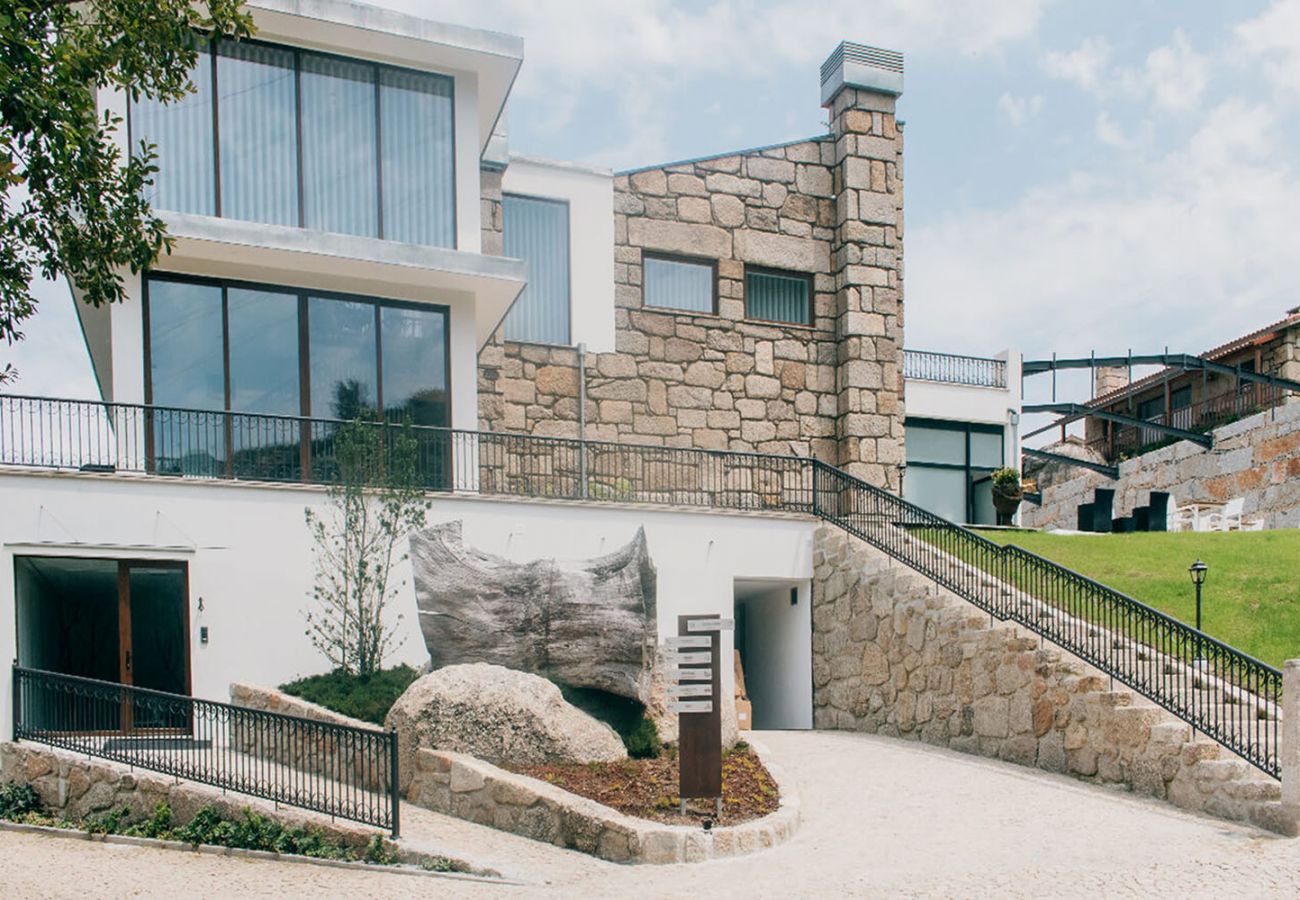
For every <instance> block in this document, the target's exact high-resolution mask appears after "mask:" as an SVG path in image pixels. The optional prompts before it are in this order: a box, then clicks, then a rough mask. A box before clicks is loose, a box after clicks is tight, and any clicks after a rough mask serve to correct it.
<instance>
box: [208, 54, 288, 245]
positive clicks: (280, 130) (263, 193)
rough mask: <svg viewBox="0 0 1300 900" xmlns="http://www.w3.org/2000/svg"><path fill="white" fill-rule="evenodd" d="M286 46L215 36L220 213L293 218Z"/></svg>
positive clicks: (282, 220)
mask: <svg viewBox="0 0 1300 900" xmlns="http://www.w3.org/2000/svg"><path fill="white" fill-rule="evenodd" d="M295 82H296V79H295V74H294V53H293V51H292V50H287V49H284V48H282V47H271V46H268V45H266V44H256V43H248V42H245V41H239V42H234V41H222V42H221V43H220V44H219V45H218V47H217V84H218V95H217V111H218V120H219V122H218V131H219V133H220V141H219V144H220V146H219V154H220V157H221V166H220V176H221V215H223V216H226V217H228V218H232V219H248V220H250V221H253V222H266V223H269V224H272V225H297V224H298V223H299V211H298V129H297V124H296V123H297V86H296V83H295Z"/></svg>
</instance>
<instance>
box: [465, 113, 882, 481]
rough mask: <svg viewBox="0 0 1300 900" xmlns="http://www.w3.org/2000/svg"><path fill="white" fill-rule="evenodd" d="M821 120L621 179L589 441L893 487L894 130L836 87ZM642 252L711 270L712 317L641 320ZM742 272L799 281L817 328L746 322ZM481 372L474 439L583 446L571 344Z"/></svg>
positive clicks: (504, 355) (487, 354)
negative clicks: (762, 461) (765, 141)
mask: <svg viewBox="0 0 1300 900" xmlns="http://www.w3.org/2000/svg"><path fill="white" fill-rule="evenodd" d="M831 115H832V119H831V122H832V128H831V133H830V134H828V135H826V136H824V137H819V138H814V139H809V140H805V141H796V142H793V143H790V144H784V145H781V146H776V147H769V148H764V149H759V150H752V151H746V152H742V153H736V154H731V155H725V156H718V157H713V158H709V159H704V160H697V161H693V162H685V163H680V164H675V165H669V166H664V167H659V168H650V169H643V170H638V171H635V172H631V173H626V174H621V175H618V176H616V177H615V181H614V210H613V215H614V230H615V246H614V247H612V248H609V250H608V252H612V253H613V254H614V258H615V280H616V285H615V304H616V309H615V351H614V352H611V353H591V354H588V356H587V359H586V375H587V383H586V397H587V404H586V409H585V418H586V423H587V424H586V431H585V436H586V437H587V438H589V439H593V440H611V441H623V442H633V443H643V444H654V445H662V446H670V447H696V448H702V449H730V450H741V451H760V452H768V453H795V454H799V455H805V456H806V455H815V456H817V457H818V458H821V459H823V460H825V461H827V462H832V463H836V464H840V465H845V466H847V467H848V468H849V469H850V470H851V471H853V472H854V474H857V475H859V476H861V477H864V478H867V479H868V480H870V481H872V482H873V483H876V484H888V485H891V486H895V485H896V484H897V481H898V466H899V464H901V463H902V462H903V449H902V444H903V383H902V343H903V339H902V327H903V322H902V134H901V130H900V128H899V127H898V125H897V123H896V122H895V118H894V99H893V98H892V97H888V96H885V95H882V94H875V93H871V92H867V91H859V90H855V89H852V88H846V89H844V90H843V91H841V92H840V93H839V94H838V95H837V96H836V97H835V98H834V100H833V103H832V108H831ZM580 252H600V248H582V250H581V251H580ZM646 252H659V253H668V254H678V255H683V256H690V257H695V258H699V259H703V260H714V261H716V262H717V268H718V278H717V295H718V296H717V308H716V310H714V311H712V312H710V313H707V314H704V313H688V312H679V311H673V310H663V309H653V308H647V307H646V306H645V305H644V302H643V296H642V283H643V254H644V253H646ZM747 265H757V266H763V267H768V268H775V269H781V270H786V271H792V272H799V273H805V274H807V275H809V276H810V277H811V279H812V291H813V310H812V322H811V323H810V324H809V325H789V324H780V323H772V322H760V321H754V320H749V319H747V318H746V314H745V299H744V285H745V267H746V266H747ZM479 363H480V373H479V374H480V377H479V415H480V420H481V425H482V427H484V428H487V429H491V430H501V431H516V432H527V433H532V434H539V435H548V436H556V437H577V436H578V427H579V426H578V422H579V412H578V402H579V384H578V381H579V374H578V373H579V369H578V358H577V353H576V351H575V350H574V349H573V348H568V347H549V346H540V345H532V344H520V343H515V342H506V341H502V340H499V339H497V340H494V341H493V342H492V343H491V344H489V345H488V346H487V347H486V348H485V349H484V350H483V351H482V353H481V354H480V358H479Z"/></svg>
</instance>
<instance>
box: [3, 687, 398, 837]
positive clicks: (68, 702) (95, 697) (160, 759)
mask: <svg viewBox="0 0 1300 900" xmlns="http://www.w3.org/2000/svg"><path fill="white" fill-rule="evenodd" d="M13 703H14V710H13V721H14V740H16V741H17V740H25V741H34V742H36V743H41V744H47V745H49V746H51V747H58V748H61V749H64V750H71V751H73V752H75V753H79V754H85V755H87V756H97V757H100V758H101V759H107V760H112V761H113V762H118V763H124V764H126V765H130V766H137V767H139V768H141V769H148V770H150V771H154V772H161V773H163V774H165V775H172V776H175V777H177V778H185V779H188V780H189V781H195V782H199V783H201V784H208V785H212V786H214V787H219V788H221V789H223V790H231V791H236V792H238V793H241V794H248V795H250V796H253V797H261V798H263V799H266V800H273V801H275V802H277V803H284V804H286V805H288V806H297V807H300V808H302V809H308V810H312V811H314V812H319V813H325V814H326V815H330V816H337V817H339V818H342V819H350V820H352V821H356V822H362V823H364V824H367V825H374V826H377V827H380V828H387V829H390V830H391V831H392V833H393V835H394V836H397V834H398V832H399V829H400V818H399V812H400V809H399V794H398V791H399V777H398V756H397V733H396V732H395V731H380V730H378V729H373V730H372V729H367V728H358V727H355V726H351V725H342V724H337V723H334V722H322V721H319V720H316V719H307V718H303V717H301V716H293V715H289V714H287V713H278V712H271V711H268V710H259V709H248V708H246V707H242V706H235V705H233V704H230V703H221V702H219V701H216V700H203V699H199V698H197V697H189V696H185V695H183V694H171V693H167V692H165V691H155V690H150V689H148V688H140V687H134V686H132V685H125V684H117V683H115V682H111V681H100V680H97V679H93V678H82V677H79V676H75V675H64V674H61V673H58V672H47V671H44V670H41V669H31V668H26V667H23V666H20V665H18V664H17V663H15V664H14V667H13Z"/></svg>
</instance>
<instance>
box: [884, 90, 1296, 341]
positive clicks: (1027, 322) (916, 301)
mask: <svg viewBox="0 0 1300 900" xmlns="http://www.w3.org/2000/svg"><path fill="white" fill-rule="evenodd" d="M1278 125H1279V123H1278V120H1277V118H1276V115H1275V113H1274V112H1273V111H1272V110H1270V109H1269V108H1268V107H1267V106H1264V105H1260V104H1253V103H1247V102H1244V101H1241V100H1230V101H1227V102H1224V103H1222V104H1219V105H1218V106H1216V107H1214V108H1212V109H1211V110H1209V111H1208V113H1207V116H1206V118H1205V120H1204V121H1203V122H1202V123H1201V124H1200V127H1199V128H1198V130H1197V131H1196V132H1195V134H1193V135H1192V136H1191V138H1190V139H1189V140H1187V141H1186V142H1185V143H1184V144H1182V146H1180V147H1178V148H1177V149H1176V150H1175V151H1174V152H1165V153H1162V154H1147V155H1145V156H1144V155H1143V154H1141V153H1137V152H1135V153H1133V154H1126V156H1125V158H1124V162H1123V164H1117V165H1114V166H1109V167H1105V168H1098V169H1097V170H1096V171H1092V172H1075V173H1072V174H1070V175H1068V176H1066V177H1064V178H1062V179H1060V180H1058V181H1056V182H1054V183H1051V184H1049V185H1047V186H1045V187H1041V188H1037V189H1033V190H1030V191H1027V192H1025V193H1024V194H1023V195H1021V196H1020V197H1019V198H1018V199H1017V200H1016V201H1014V202H1012V203H1011V204H1009V205H1008V206H1007V207H1005V208H1003V209H1001V210H990V209H987V208H983V209H977V210H972V211H970V212H963V213H960V214H955V215H951V216H948V217H946V218H944V219H941V220H939V221H937V222H935V223H933V224H928V225H921V226H919V227H918V226H914V227H913V228H912V229H911V230H910V233H909V234H908V248H907V252H908V286H907V290H908V302H909V315H908V343H910V344H912V345H913V346H918V347H920V346H932V347H935V348H936V349H960V348H966V349H967V350H971V351H973V350H974V348H975V347H976V346H977V345H982V350H994V349H997V348H998V347H1001V346H1005V345H1006V344H1008V343H1011V344H1013V345H1017V346H1020V347H1022V348H1024V349H1026V350H1028V351H1030V352H1033V353H1047V352H1050V351H1052V350H1057V351H1059V352H1061V353H1063V354H1069V353H1077V354H1085V355H1086V354H1087V352H1088V351H1089V350H1091V349H1094V348H1095V349H1097V350H1098V351H1116V350H1118V351H1123V350H1126V349H1128V348H1130V347H1132V348H1133V349H1134V350H1158V349H1160V348H1162V347H1164V346H1165V345H1168V346H1169V347H1170V348H1171V349H1173V350H1176V351H1183V350H1187V351H1197V350H1201V349H1204V348H1206V347H1209V346H1212V345H1214V344H1217V343H1219V342H1221V341H1222V340H1224V339H1226V338H1227V337H1230V336H1233V335H1238V334H1242V333H1244V332H1245V331H1247V330H1248V329H1250V328H1251V327H1252V326H1255V325H1261V324H1265V323H1267V322H1269V321H1272V320H1274V319H1275V318H1278V317H1280V316H1281V315H1282V314H1283V313H1284V311H1285V310H1286V309H1287V308H1288V307H1289V306H1294V305H1295V299H1294V298H1295V286H1296V285H1297V284H1300V255H1297V254H1296V253H1295V248H1294V218H1295V213H1294V211H1295V210H1296V209H1298V208H1300V174H1298V173H1297V172H1296V170H1295V168H1294V167H1293V166H1291V165H1290V156H1289V154H1287V153H1285V152H1283V150H1282V147H1281V146H1280V145H1279V142H1278V141H1277V139H1276V138H1275V136H1274V132H1275V131H1276V130H1278Z"/></svg>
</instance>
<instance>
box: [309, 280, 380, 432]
mask: <svg viewBox="0 0 1300 900" xmlns="http://www.w3.org/2000/svg"><path fill="white" fill-rule="evenodd" d="M307 308H308V318H307V321H308V323H309V324H310V332H311V343H310V347H311V357H310V362H309V363H308V367H309V368H310V369H311V415H313V416H315V417H316V418H320V419H355V418H357V417H358V416H362V415H365V416H372V415H374V413H375V410H376V408H377V407H378V403H379V378H378V376H379V371H378V366H377V365H376V360H377V359H378V358H379V357H378V353H377V342H376V340H375V307H374V306H373V305H372V304H370V303H353V302H349V301H346V300H334V299H328V298H322V297H312V298H311V300H309V301H308V307H307Z"/></svg>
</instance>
